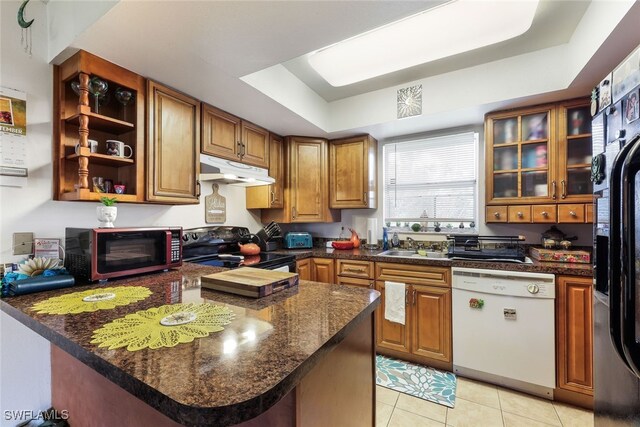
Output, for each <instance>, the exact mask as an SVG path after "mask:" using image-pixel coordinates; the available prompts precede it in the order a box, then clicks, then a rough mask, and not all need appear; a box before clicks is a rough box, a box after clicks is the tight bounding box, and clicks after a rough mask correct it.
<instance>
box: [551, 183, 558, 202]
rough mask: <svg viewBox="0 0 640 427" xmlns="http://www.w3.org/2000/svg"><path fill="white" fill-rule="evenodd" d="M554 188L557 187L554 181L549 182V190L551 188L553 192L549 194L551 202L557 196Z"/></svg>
mask: <svg viewBox="0 0 640 427" xmlns="http://www.w3.org/2000/svg"><path fill="white" fill-rule="evenodd" d="M556 187H557V185H556V181H555V180H554V181H551V188H553V191H552V192H551V198H552V199H553V200H555V199H556V197H557V196H556V193H557V192H556Z"/></svg>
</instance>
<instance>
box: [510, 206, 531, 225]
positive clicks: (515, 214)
mask: <svg viewBox="0 0 640 427" xmlns="http://www.w3.org/2000/svg"><path fill="white" fill-rule="evenodd" d="M509 222H526V223H529V222H531V205H521V206H509Z"/></svg>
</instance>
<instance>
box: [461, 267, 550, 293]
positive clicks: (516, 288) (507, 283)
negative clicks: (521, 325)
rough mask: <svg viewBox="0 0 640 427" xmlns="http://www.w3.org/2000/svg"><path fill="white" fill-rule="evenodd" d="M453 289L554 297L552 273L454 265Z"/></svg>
mask: <svg viewBox="0 0 640 427" xmlns="http://www.w3.org/2000/svg"><path fill="white" fill-rule="evenodd" d="M451 272H452V276H453V281H452V288H453V289H465V290H469V291H475V292H484V293H489V294H494V295H509V296H514V297H523V298H540V299H546V298H551V299H553V298H555V292H556V287H555V277H554V275H553V274H545V273H527V272H519V271H496V270H481V269H473V268H460V267H454V268H452V269H451Z"/></svg>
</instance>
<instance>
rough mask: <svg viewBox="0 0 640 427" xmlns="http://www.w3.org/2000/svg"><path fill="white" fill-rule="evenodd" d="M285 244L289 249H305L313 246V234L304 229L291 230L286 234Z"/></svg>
mask: <svg viewBox="0 0 640 427" xmlns="http://www.w3.org/2000/svg"><path fill="white" fill-rule="evenodd" d="M284 246H285V247H286V248H287V249H304V248H312V247H313V239H312V238H311V234H310V233H307V232H302V231H295V232H289V233H287V234H285V236H284Z"/></svg>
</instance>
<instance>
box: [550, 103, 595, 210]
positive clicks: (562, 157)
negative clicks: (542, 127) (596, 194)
mask: <svg viewBox="0 0 640 427" xmlns="http://www.w3.org/2000/svg"><path fill="white" fill-rule="evenodd" d="M558 115H559V118H560V123H561V126H560V129H559V131H560V132H559V135H560V137H559V140H558V148H559V153H558V155H559V166H560V167H559V169H558V185H559V197H560V200H561V201H567V202H568V201H571V202H591V199H592V193H593V185H592V182H591V154H592V153H591V114H590V113H589V106H588V105H586V104H585V103H584V102H579V101H577V102H568V103H564V104H561V105H560V106H559V107H558Z"/></svg>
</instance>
